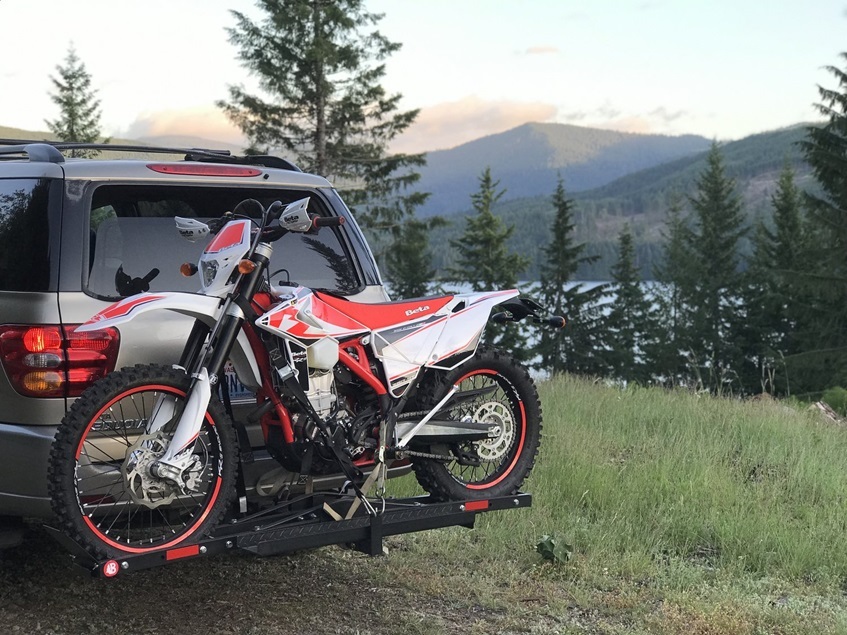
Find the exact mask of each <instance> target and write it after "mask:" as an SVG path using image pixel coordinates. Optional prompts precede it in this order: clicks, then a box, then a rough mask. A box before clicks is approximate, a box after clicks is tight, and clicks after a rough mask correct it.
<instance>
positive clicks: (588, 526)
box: [395, 377, 847, 582]
mask: <svg viewBox="0 0 847 635" xmlns="http://www.w3.org/2000/svg"><path fill="white" fill-rule="evenodd" d="M540 392H541V397H542V403H543V407H544V433H543V439H542V450H541V454H540V457H539V461H538V463H537V465H536V467H535V470H534V472H533V474H532V476H531V477H530V479H529V480H528V482H527V483H526V485H525V489H526V491H529V492H531V493H532V494H533V496H534V499H533V507H532V509H531V510H526V511H518V512H504V513H500V514H490V515H488V514H486V515H485V517H484V520H482V521H481V523H480V525H481V526H483V527H484V531H483V532H480V534H481V537H480V538H479V541H481V542H483V543H484V544H481V545H480V548H482V549H485V550H486V552H487V553H492V551H493V552H495V553H496V552H498V551H499V552H500V553H502V554H503V555H504V556H505V555H506V554H508V556H509V557H510V558H512V559H514V558H515V556H516V554H526V556H525V557H526V558H527V560H528V561H529V559H530V558H535V557H536V556H535V555H534V554H533V553H532V549H533V547H534V545H535V543H536V542H537V541H538V539H539V538H540V536H541V535H542V534H547V533H551V532H558V533H559V534H561V535H563V536H564V537H566V538H567V540H568V542H569V543H571V544H572V545H573V546H574V551H575V554H576V557H577V558H579V559H582V561H583V563H585V564H586V565H587V566H588V567H590V568H592V569H595V570H602V569H606V570H608V571H609V572H610V573H613V574H615V575H624V576H626V577H629V576H634V577H639V576H642V575H644V576H648V575H649V576H651V577H653V576H652V574H653V573H655V571H656V570H657V568H663V569H667V568H668V567H669V566H670V567H672V566H675V565H674V563H677V565H680V566H682V567H683V568H685V567H686V566H687V564H689V563H690V564H694V565H697V567H696V568H697V569H698V570H700V571H710V570H718V569H720V570H722V571H724V572H727V573H729V574H732V573H733V572H736V573H739V574H740V573H744V574H748V575H749V574H753V575H754V576H755V575H768V576H778V577H780V578H787V579H794V580H798V581H808V582H811V581H814V580H817V579H823V578H828V579H831V576H836V577H838V576H843V575H844V572H847V504H845V503H847V501H845V499H847V429H844V428H841V427H839V426H837V425H834V424H831V423H827V422H824V421H822V420H821V419H820V418H819V416H818V415H816V414H814V413H812V412H809V411H806V410H803V409H802V408H799V407H792V406H789V405H785V404H783V403H779V402H773V401H762V402H740V401H737V400H728V399H718V398H713V397H710V396H704V395H697V394H693V393H691V392H685V391H665V390H661V389H643V388H630V389H626V390H621V389H617V388H611V387H608V386H604V385H600V384H594V383H591V382H588V381H585V380H580V379H575V378H570V377H562V378H557V379H556V380H554V381H550V382H545V383H543V384H541V386H540ZM403 487H404V486H403V485H400V488H403ZM395 491H396V487H395Z"/></svg>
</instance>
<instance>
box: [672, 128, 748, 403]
mask: <svg viewBox="0 0 847 635" xmlns="http://www.w3.org/2000/svg"><path fill="white" fill-rule="evenodd" d="M689 202H690V204H691V206H692V208H693V210H694V215H695V219H696V224H695V227H694V228H693V230H692V233H691V235H690V244H689V248H690V250H691V255H692V258H693V262H694V263H695V265H696V272H695V274H696V275H695V276H694V278H693V279H692V280H690V281H689V283H692V284H691V285H690V287H689V288H688V289H684V290H683V301H684V302H686V303H687V305H688V306H689V307H690V308H691V317H692V351H691V352H692V356H693V359H692V361H693V363H694V364H696V365H697V367H698V368H699V371H700V373H701V378H702V381H703V382H704V384H705V385H707V386H708V387H709V388H710V389H712V390H713V391H715V392H723V391H724V390H725V389H732V390H744V389H745V387H744V386H740V385H739V384H738V380H739V375H738V373H739V370H740V366H741V353H740V348H739V342H738V329H737V326H738V324H739V316H738V308H737V304H738V302H739V299H740V294H741V291H742V288H743V281H742V276H741V272H740V265H741V261H740V259H741V255H740V245H739V241H740V240H741V237H742V236H743V235H744V233H745V228H744V214H743V211H742V209H741V201H740V199H739V197H738V195H737V194H736V192H735V182H734V181H733V180H732V179H730V178H729V177H727V175H726V170H725V168H724V164H723V157H722V155H721V152H720V149H719V147H718V145H717V143H713V144H712V148H711V150H710V151H709V154H708V157H707V166H706V168H705V170H704V171H703V172H702V173H701V174H700V176H699V178H698V179H697V193H696V194H695V196H693V197H689Z"/></svg>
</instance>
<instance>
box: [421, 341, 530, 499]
mask: <svg viewBox="0 0 847 635" xmlns="http://www.w3.org/2000/svg"><path fill="white" fill-rule="evenodd" d="M456 383H458V384H459V386H460V387H459V392H458V393H457V395H456V397H455V398H454V400H455V399H456V398H459V399H458V401H459V403H458V404H457V403H456V402H455V401H453V400H451V401H450V402H448V403H447V404H446V406H445V407H444V408H442V410H441V411H440V413H439V414H438V415H436V418H437V419H459V420H460V419H463V418H467V417H470V418H471V419H472V420H474V421H479V422H489V423H490V422H497V423H498V424H500V426H501V429H502V434H501V435H500V437H498V438H497V439H492V440H490V441H477V442H475V443H474V444H473V445H475V446H476V448H475V449H476V451H477V453H478V454H479V456H480V458H482V459H484V460H483V461H482V463H481V465H480V467H471V466H462V465H459V464H458V462H456V461H450V462H444V461H439V460H435V459H424V458H415V457H413V459H412V468H413V470H414V472H415V476H416V477H417V479H418V483H420V485H421V487H423V488H424V489H425V490H426V491H427V492H429V493H430V494H431V495H432V496H433V497H435V498H436V499H439V500H467V499H479V498H492V497H496V496H509V495H512V494H514V493H516V492H517V491H519V489H520V487H521V485H522V484H523V482H524V480H525V479H526V477H527V475H529V473H530V471H531V470H532V467H533V465H534V464H535V458H536V456H537V454H538V447H539V444H540V442H541V402H540V400H539V398H538V392H537V390H536V388H535V384H534V382H533V381H532V378H531V377H530V376H529V373H528V372H527V371H526V369H525V368H524V367H523V366H522V365H521V364H520V363H519V362H518V361H517V360H515V359H514V358H513V357H511V356H510V355H507V354H506V353H503V352H500V351H498V350H496V349H493V348H480V349H479V350H478V351H477V354H476V355H475V356H474V357H473V358H471V359H470V360H468V361H467V362H465V363H464V364H462V365H461V366H459V367H458V368H456V369H454V370H452V371H450V372H448V373H440V374H438V375H432V376H430V378H429V383H428V384H425V385H424V386H422V387H421V392H420V394H419V398H418V406H419V407H421V409H427V407H428V408H433V407H435V405H436V404H438V402H439V401H440V400H441V399H442V398H443V397H444V395H446V394H447V391H448V390H450V389H451V388H452V386H453V385H454V384H456ZM478 390H482V391H488V392H486V393H485V394H483V395H481V397H480V398H479V399H476V400H471V401H461V399H460V398H461V394H462V392H467V391H478ZM451 404H454V405H451ZM429 450H430V451H431V452H433V453H435V454H442V455H443V454H447V453H449V448H447V447H446V446H441V447H439V446H431V447H430V448H429Z"/></svg>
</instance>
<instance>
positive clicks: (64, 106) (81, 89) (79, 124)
mask: <svg viewBox="0 0 847 635" xmlns="http://www.w3.org/2000/svg"><path fill="white" fill-rule="evenodd" d="M56 71H57V72H58V74H59V77H58V79H57V78H55V77H53V76H51V77H50V80H51V81H52V82H53V86H54V87H55V88H56V92H55V93H53V94H51V96H50V98H51V99H52V100H53V103H54V104H56V105H57V106H59V111H60V114H59V118H58V119H54V120H53V121H48V120H45V123H46V124H47V127H48V128H49V129H50V132H52V133H53V134H54V135H56V137H57V138H58V139H59V140H60V141H68V142H75V143H94V142H96V141H97V140H98V139H99V138H100V100H99V99H97V98H96V95H97V91H96V90H93V89H92V88H91V75H89V74H88V71H86V69H85V64H83V63H82V61H81V60H80V59H79V57H78V56H77V54H76V49H74V47H73V45H71V46H70V47H68V54H67V56H66V57H65V65H64V66H57V67H56ZM104 142H108V139H106V140H105V141H104ZM97 154H98V153H97V152H96V151H92V150H72V151H71V156H74V157H91V156H95V155H97Z"/></svg>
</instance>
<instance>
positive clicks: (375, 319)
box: [315, 291, 454, 331]
mask: <svg viewBox="0 0 847 635" xmlns="http://www.w3.org/2000/svg"><path fill="white" fill-rule="evenodd" d="M315 297H316V298H317V299H318V300H320V301H321V302H323V303H324V304H327V305H328V306H330V307H332V308H333V309H335V310H336V311H338V312H340V313H343V314H344V315H346V316H347V317H349V318H350V319H352V320H355V321H356V322H358V323H359V324H362V325H363V326H366V327H368V328H369V329H370V330H372V331H374V330H377V329H381V328H386V327H389V326H394V325H397V324H401V323H404V322H410V321H412V320H416V319H418V318H422V317H426V316H429V315H432V314H434V313H436V312H437V311H439V310H440V309H442V308H444V306H446V305H447V304H448V303H449V302H450V301H451V300H452V299H453V297H454V296H452V295H432V296H426V297H423V298H412V299H409V300H396V301H393V302H374V303H368V304H365V303H363V302H353V301H352V300H348V299H347V298H345V297H342V296H337V295H333V294H330V293H326V292H321V291H315Z"/></svg>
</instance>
